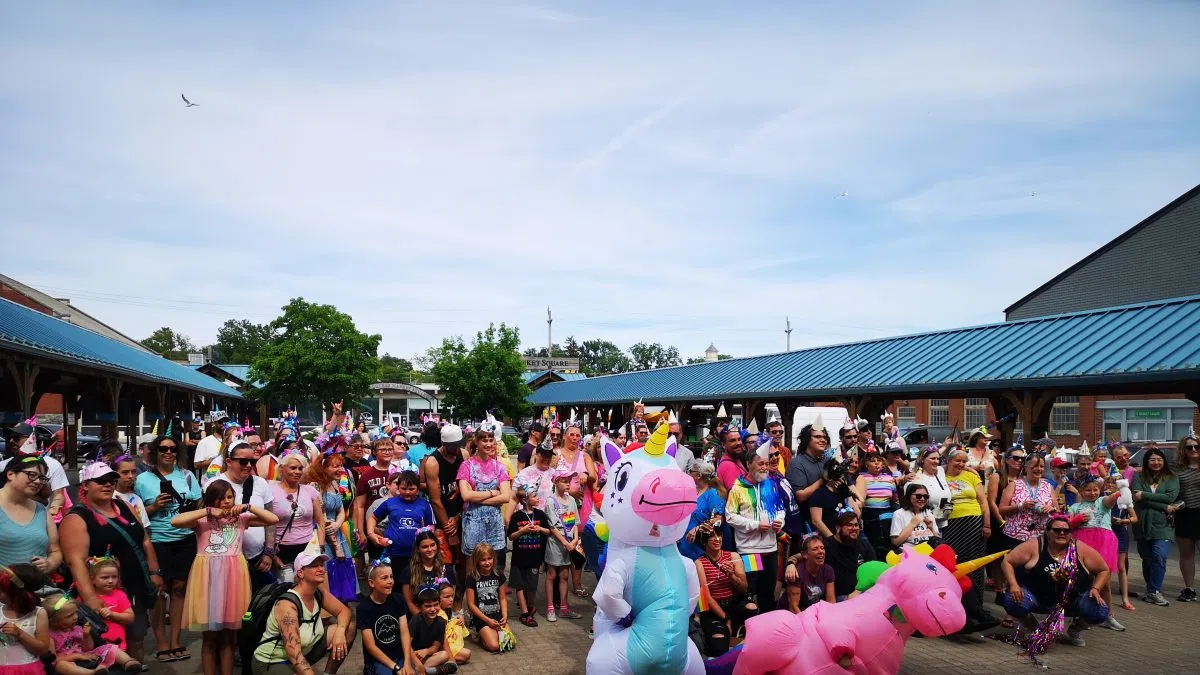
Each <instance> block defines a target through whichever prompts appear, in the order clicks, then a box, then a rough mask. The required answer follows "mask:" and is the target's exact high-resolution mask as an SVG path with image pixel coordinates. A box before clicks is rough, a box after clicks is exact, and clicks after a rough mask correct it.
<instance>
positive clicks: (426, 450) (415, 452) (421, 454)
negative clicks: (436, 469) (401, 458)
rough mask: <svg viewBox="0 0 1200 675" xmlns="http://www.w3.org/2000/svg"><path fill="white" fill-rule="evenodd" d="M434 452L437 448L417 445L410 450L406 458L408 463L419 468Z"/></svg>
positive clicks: (421, 444)
mask: <svg viewBox="0 0 1200 675" xmlns="http://www.w3.org/2000/svg"><path fill="white" fill-rule="evenodd" d="M434 450H437V448H431V447H429V446H428V445H425V444H424V443H417V444H416V445H414V446H412V447H411V448H409V449H408V454H407V455H405V457H408V461H410V462H412V463H413V464H414V465H416V466H418V467H419V466H421V462H423V461H425V458H426V457H428V456H429V455H431V454H433V451H434Z"/></svg>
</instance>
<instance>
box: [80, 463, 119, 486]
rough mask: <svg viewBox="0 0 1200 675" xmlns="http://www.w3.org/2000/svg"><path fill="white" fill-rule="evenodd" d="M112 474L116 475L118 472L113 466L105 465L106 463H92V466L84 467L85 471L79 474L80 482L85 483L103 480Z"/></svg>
mask: <svg viewBox="0 0 1200 675" xmlns="http://www.w3.org/2000/svg"><path fill="white" fill-rule="evenodd" d="M110 473H113V474H115V473H116V471H113V469H112V467H111V466H109V465H107V464H105V463H104V462H92V463H91V464H88V465H87V466H85V467H83V471H80V472H79V482H80V483H84V482H86V481H89V480H96V479H97V478H103V477H104V476H107V475H108V474H110Z"/></svg>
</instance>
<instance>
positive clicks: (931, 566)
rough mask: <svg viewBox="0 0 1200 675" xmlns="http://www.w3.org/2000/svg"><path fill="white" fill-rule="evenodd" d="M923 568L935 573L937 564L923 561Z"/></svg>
mask: <svg viewBox="0 0 1200 675" xmlns="http://www.w3.org/2000/svg"><path fill="white" fill-rule="evenodd" d="M925 569H927V570H929V571H930V572H933V573H934V574H937V565H934V564H933V563H925Z"/></svg>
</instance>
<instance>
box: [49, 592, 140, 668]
mask: <svg viewBox="0 0 1200 675" xmlns="http://www.w3.org/2000/svg"><path fill="white" fill-rule="evenodd" d="M42 607H43V608H45V610H46V614H47V615H48V622H49V624H50V640H51V641H53V642H54V657H55V658H54V672H56V673H59V675H93V674H94V673H98V672H100V673H106V672H108V666H112V665H116V666H118V667H120V668H121V670H123V671H124V672H126V673H140V672H142V664H141V663H138V662H137V661H136V660H135V659H134V658H133V657H132V656H130V655H129V654H126V653H125V650H123V649H121V648H120V647H118V646H116V645H114V644H108V643H101V644H99V645H97V644H96V636H94V635H92V627H91V626H90V625H88V626H86V627H84V626H80V625H79V606H78V605H76V604H75V601H74V600H72V599H71V598H70V597H69V596H66V595H52V596H50V597H49V598H46V600H45V602H43V603H42Z"/></svg>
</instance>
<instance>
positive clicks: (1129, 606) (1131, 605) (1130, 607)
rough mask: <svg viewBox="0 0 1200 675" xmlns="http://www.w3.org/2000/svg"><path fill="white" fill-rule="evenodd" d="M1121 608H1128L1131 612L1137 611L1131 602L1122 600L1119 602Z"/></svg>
mask: <svg viewBox="0 0 1200 675" xmlns="http://www.w3.org/2000/svg"><path fill="white" fill-rule="evenodd" d="M1121 609H1127V610H1129V611H1131V612H1136V611H1137V607H1134V606H1133V603H1132V602H1122V603H1121Z"/></svg>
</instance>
